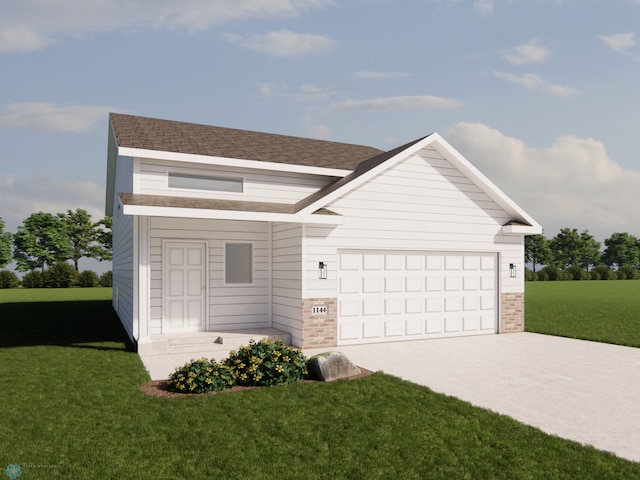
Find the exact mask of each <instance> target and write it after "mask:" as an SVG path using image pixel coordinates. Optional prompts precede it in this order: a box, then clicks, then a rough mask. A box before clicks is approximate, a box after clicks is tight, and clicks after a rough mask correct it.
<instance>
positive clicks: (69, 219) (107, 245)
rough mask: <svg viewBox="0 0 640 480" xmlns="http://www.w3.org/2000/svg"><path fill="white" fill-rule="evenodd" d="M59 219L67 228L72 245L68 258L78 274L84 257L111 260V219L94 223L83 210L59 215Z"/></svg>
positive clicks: (79, 209)
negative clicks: (79, 263)
mask: <svg viewBox="0 0 640 480" xmlns="http://www.w3.org/2000/svg"><path fill="white" fill-rule="evenodd" d="M58 217H59V218H60V219H61V220H62V221H64V223H65V226H66V232H67V235H68V236H69V242H70V244H71V245H70V250H69V257H68V258H69V259H70V260H71V261H73V265H74V267H75V269H76V272H78V271H79V266H78V262H79V260H80V259H81V258H83V257H90V258H95V259H97V260H111V217H105V218H104V219H102V220H100V221H99V222H97V223H93V222H92V221H91V215H90V214H89V212H87V211H86V210H83V209H82V208H78V209H76V210H75V211H72V210H67V213H59V214H58Z"/></svg>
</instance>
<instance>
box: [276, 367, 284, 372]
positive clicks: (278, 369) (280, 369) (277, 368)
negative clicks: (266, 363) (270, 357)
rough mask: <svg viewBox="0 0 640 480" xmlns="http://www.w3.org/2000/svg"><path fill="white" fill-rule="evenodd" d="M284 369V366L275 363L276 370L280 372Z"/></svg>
mask: <svg viewBox="0 0 640 480" xmlns="http://www.w3.org/2000/svg"><path fill="white" fill-rule="evenodd" d="M283 370H284V368H282V365H276V371H277V372H280V373H282V371H283Z"/></svg>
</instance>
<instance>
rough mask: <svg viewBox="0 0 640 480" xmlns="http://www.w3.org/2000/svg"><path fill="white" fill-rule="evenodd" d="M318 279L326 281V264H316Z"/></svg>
mask: <svg viewBox="0 0 640 480" xmlns="http://www.w3.org/2000/svg"><path fill="white" fill-rule="evenodd" d="M318 278H321V279H322V280H326V279H327V264H326V263H324V262H320V263H319V264H318Z"/></svg>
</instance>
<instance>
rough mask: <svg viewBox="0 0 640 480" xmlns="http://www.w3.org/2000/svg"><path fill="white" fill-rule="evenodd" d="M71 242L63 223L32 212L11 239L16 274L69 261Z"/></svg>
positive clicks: (47, 214) (50, 216) (51, 217)
mask: <svg viewBox="0 0 640 480" xmlns="http://www.w3.org/2000/svg"><path fill="white" fill-rule="evenodd" d="M70 248H71V243H70V242H69V236H68V235H67V232H66V228H65V223H64V222H63V221H62V220H61V219H60V218H59V217H57V216H55V215H52V214H50V213H43V212H38V213H33V214H31V215H30V216H29V217H28V218H26V219H25V220H24V222H23V224H22V225H20V226H19V227H18V231H17V232H16V234H15V235H14V236H13V257H14V260H15V261H16V263H17V269H18V271H20V272H26V271H29V270H35V269H37V268H39V269H40V270H41V271H43V272H44V269H45V266H47V265H52V264H54V263H56V262H57V261H64V260H67V259H68V258H69V251H70Z"/></svg>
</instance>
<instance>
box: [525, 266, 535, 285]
mask: <svg viewBox="0 0 640 480" xmlns="http://www.w3.org/2000/svg"><path fill="white" fill-rule="evenodd" d="M537 279H538V278H537V276H536V272H534V271H533V270H529V269H528V268H525V269H524V280H525V282H533V281H535V280H537Z"/></svg>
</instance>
